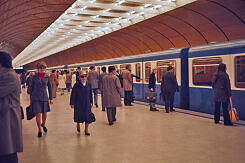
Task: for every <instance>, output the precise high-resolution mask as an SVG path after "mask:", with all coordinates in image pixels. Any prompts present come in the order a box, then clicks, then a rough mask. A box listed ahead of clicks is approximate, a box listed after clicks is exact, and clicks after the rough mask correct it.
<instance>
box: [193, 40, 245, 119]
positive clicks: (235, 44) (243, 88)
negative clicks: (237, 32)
mask: <svg viewBox="0 0 245 163" xmlns="http://www.w3.org/2000/svg"><path fill="white" fill-rule="evenodd" d="M188 57H189V60H188V61H189V63H188V64H189V108H190V110H194V111H198V112H204V113H209V114H213V112H214V102H213V90H212V87H211V81H212V77H213V74H214V73H215V72H216V71H217V68H218V65H219V63H225V64H226V66H227V73H228V75H229V77H230V82H231V89H232V100H233V105H234V106H235V107H236V108H237V111H238V114H239V116H240V119H242V120H245V40H241V41H232V42H224V43H216V44H211V45H205V46H199V47H192V48H190V50H189V53H188Z"/></svg>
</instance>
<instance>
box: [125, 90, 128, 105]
mask: <svg viewBox="0 0 245 163" xmlns="http://www.w3.org/2000/svg"><path fill="white" fill-rule="evenodd" d="M127 99H128V91H124V105H128V100H127Z"/></svg>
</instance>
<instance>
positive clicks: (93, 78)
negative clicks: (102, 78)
mask: <svg viewBox="0 0 245 163" xmlns="http://www.w3.org/2000/svg"><path fill="white" fill-rule="evenodd" d="M88 82H89V83H90V84H91V88H92V89H96V88H99V85H98V84H99V73H98V72H96V71H90V72H89V73H88Z"/></svg>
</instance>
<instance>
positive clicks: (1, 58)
mask: <svg viewBox="0 0 245 163" xmlns="http://www.w3.org/2000/svg"><path fill="white" fill-rule="evenodd" d="M0 65H2V67H5V68H13V66H12V58H11V56H10V55H9V54H8V53H5V52H1V51H0Z"/></svg>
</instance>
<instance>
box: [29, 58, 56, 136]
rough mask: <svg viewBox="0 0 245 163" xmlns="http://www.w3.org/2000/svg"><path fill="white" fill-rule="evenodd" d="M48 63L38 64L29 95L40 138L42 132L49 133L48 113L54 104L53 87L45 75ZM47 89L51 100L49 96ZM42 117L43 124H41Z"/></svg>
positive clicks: (31, 81)
mask: <svg viewBox="0 0 245 163" xmlns="http://www.w3.org/2000/svg"><path fill="white" fill-rule="evenodd" d="M45 68H46V63H44V62H40V63H38V64H37V71H38V72H37V73H36V74H35V75H34V76H33V77H32V78H31V80H30V84H29V90H28V93H29V94H30V99H31V110H32V112H33V113H34V114H35V115H36V122H37V127H38V136H37V137H39V138H40V137H42V130H41V127H43V131H44V132H47V131H48V130H47V127H46V125H45V124H46V119H47V112H50V106H49V100H50V104H52V103H53V102H52V86H51V82H50V78H49V76H48V75H47V74H46V73H45ZM47 87H48V92H49V98H48V95H47ZM41 115H42V123H41Z"/></svg>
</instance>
